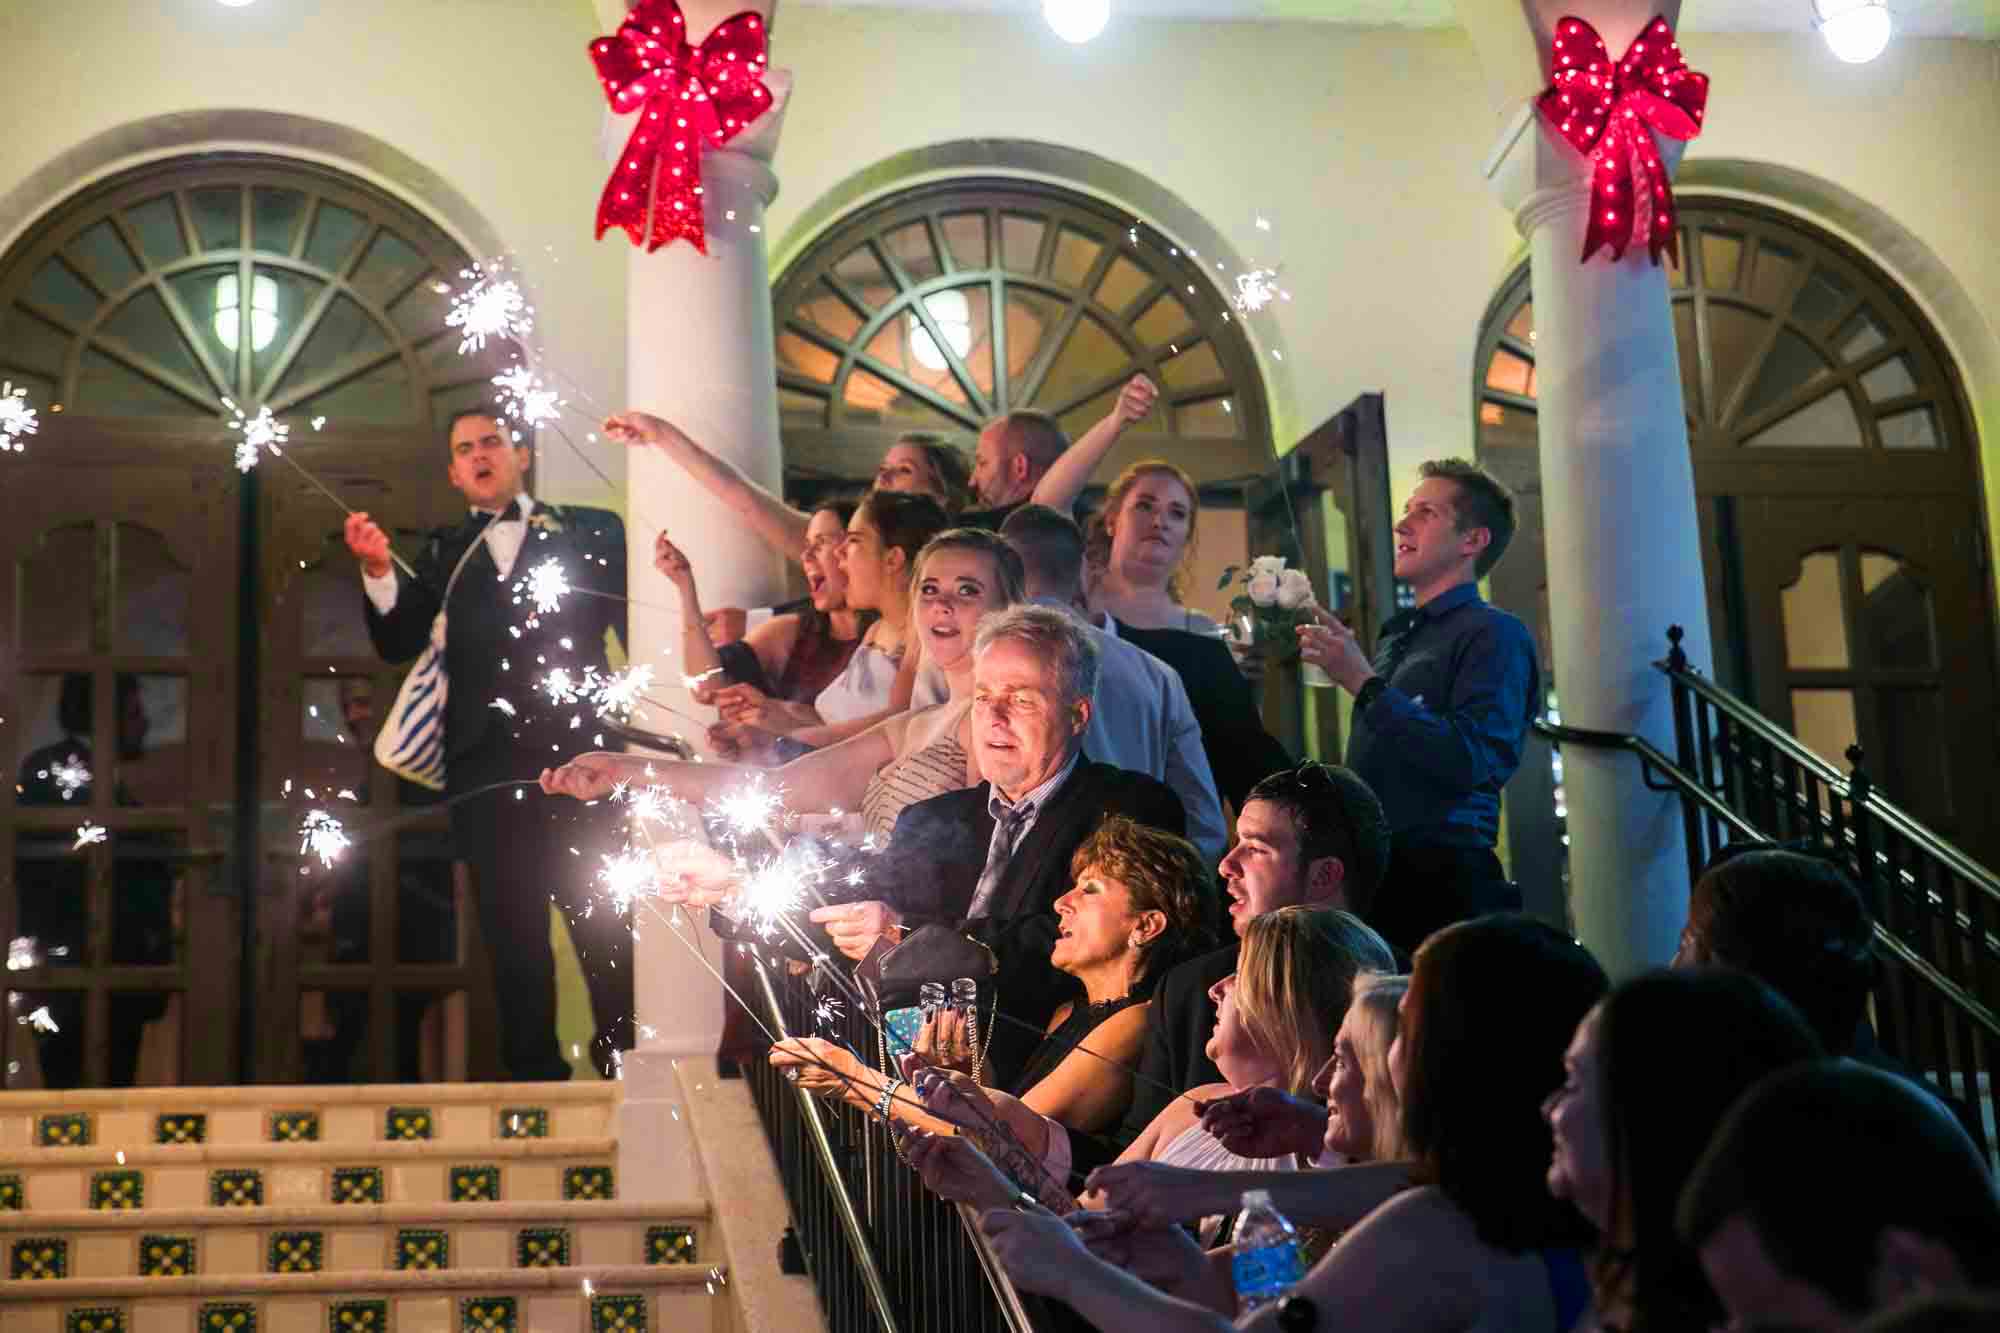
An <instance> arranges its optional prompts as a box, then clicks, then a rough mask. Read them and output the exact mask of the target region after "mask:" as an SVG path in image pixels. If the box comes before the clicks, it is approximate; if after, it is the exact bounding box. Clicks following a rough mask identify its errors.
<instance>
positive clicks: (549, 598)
mask: <svg viewBox="0 0 2000 1333" xmlns="http://www.w3.org/2000/svg"><path fill="white" fill-rule="evenodd" d="M569 591H570V586H569V575H567V574H565V573H564V572H563V567H562V562H561V561H560V560H557V559H556V558H555V557H554V556H550V557H549V558H548V559H546V560H544V561H542V562H541V563H540V564H539V565H536V566H535V567H534V568H533V569H531V570H529V571H528V574H527V577H526V578H521V579H516V580H515V581H514V597H515V600H516V601H519V600H520V599H521V598H522V597H523V596H525V597H527V598H528V599H529V600H530V601H532V602H533V603H534V604H535V614H536V615H543V616H552V615H555V614H556V613H557V612H559V611H561V610H562V599H563V598H564V597H567V596H568V595H569Z"/></svg>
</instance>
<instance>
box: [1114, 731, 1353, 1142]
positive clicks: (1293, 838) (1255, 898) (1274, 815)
mask: <svg viewBox="0 0 2000 1333" xmlns="http://www.w3.org/2000/svg"><path fill="white" fill-rule="evenodd" d="M1389 848H1390V835H1389V821H1388V820H1387V819H1386V818H1385V817H1384V816H1383V813H1382V805H1381V803H1380V802H1379V801H1377V800H1376V799H1375V793H1373V792H1371V791H1369V790H1368V784H1367V783H1365V782H1363V781H1362V780H1361V779H1360V778H1358V777H1356V776H1355V775H1354V774H1353V773H1352V772H1351V771H1349V770H1348V769H1345V768H1341V767H1339V766H1337V765H1334V764H1320V763H1304V764H1300V765H1299V766H1298V767H1297V768H1290V769H1286V770H1285V771H1283V772H1281V773H1273V774H1271V775H1270V776H1269V777H1267V778H1265V779H1264V780H1263V781H1261V782H1259V783H1258V784H1257V785H1256V786H1254V787H1252V788H1251V789H1250V792H1249V795H1247V796H1246V797H1245V798H1244V800H1243V812H1242V813H1241V814H1239V815H1238V816H1237V817H1236V845H1235V846H1234V847H1232V848H1230V849H1229V855H1227V856H1225V857H1223V858H1222V864H1221V866H1220V867H1219V868H1218V871H1217V873H1218V874H1220V875H1221V877H1222V889H1223V896H1224V897H1225V899H1226V900H1227V902H1226V904H1225V905H1226V907H1227V910H1228V913H1229V921H1230V925H1231V927H1232V928H1233V930H1234V933H1235V934H1236V936H1237V937H1238V938H1239V939H1240V938H1241V937H1242V935H1243V932H1244V930H1245V929H1247V928H1248V927H1249V925H1250V923H1251V922H1252V921H1254V920H1255V919H1256V918H1258V917H1260V916H1263V915H1264V914H1266V913H1267V912H1275V911H1277V910H1278V909H1279V908H1281V907H1292V906H1305V907H1334V908H1340V909H1343V910H1345V911H1349V912H1352V913H1354V914H1355V915H1356V916H1361V917H1365V916H1366V915H1367V912H1368V906H1369V903H1370V902H1371V901H1372V900H1373V898H1374V896H1375V891H1376V888H1377V887H1378V886H1379V884H1380V883H1381V879H1382V873H1383V870H1384V868H1385V867H1386V866H1387V865H1388V864H1389ZM1235 970H1236V944H1235V943H1234V942H1233V941H1232V942H1231V943H1230V944H1229V945H1228V946H1227V947H1226V948H1222V949H1218V950H1216V951H1215V952H1214V953H1209V954H1203V955H1202V956H1201V957H1199V958H1191V959H1189V960H1188V961H1187V962H1185V963H1182V964H1181V965H1180V966H1178V967H1176V968H1174V969H1173V970H1172V971H1170V972H1168V973H1167V974H1166V975H1165V976H1164V977H1162V978H1160V985H1159V989H1158V990H1156V991H1155V992H1154V993H1153V1003H1152V1007H1151V1008H1150V1009H1148V1010H1147V1012H1146V1045H1145V1048H1144V1051H1143V1052H1142V1054H1141V1055H1140V1063H1139V1075H1140V1076H1139V1077H1138V1078H1137V1079H1135V1080H1133V1087H1132V1105H1131V1108H1130V1109H1129V1110H1128V1111H1127V1112H1126V1114H1125V1128H1124V1137H1125V1138H1126V1139H1127V1140H1130V1139H1132V1138H1136V1137H1137V1136H1138V1135H1139V1134H1140V1133H1141V1132H1142V1131H1143V1130H1144V1129H1145V1128H1146V1126H1147V1125H1149V1124H1151V1123H1152V1120H1153V1117H1154V1116H1156V1115H1158V1114H1159V1113H1160V1109H1161V1108H1162V1107H1164V1106H1165V1105H1166V1104H1167V1102H1168V1100H1170V1098H1171V1097H1172V1094H1171V1093H1170V1092H1168V1091H1167V1089H1168V1088H1194V1087H1200V1086H1201V1085H1202V1084H1204V1083H1218V1082H1221V1081H1222V1073H1221V1071H1220V1070H1218V1069H1217V1068H1216V1067H1215V1062H1214V1061H1213V1060H1211V1059H1209V1057H1208V1051H1207V1049H1206V1048H1207V1045H1208V1039H1209V1038H1210V1037H1211V1036H1213V1035H1214V1034H1215V1019H1216V1004H1215V1001H1214V1000H1213V999H1212V998H1210V994H1209V992H1210V990H1211V989H1212V988H1213V987H1214V985H1215V983H1216V982H1218V981H1220V980H1222V979H1223V978H1224V977H1226V976H1228V975H1229V974H1230V973H1232V972H1234V971H1235Z"/></svg>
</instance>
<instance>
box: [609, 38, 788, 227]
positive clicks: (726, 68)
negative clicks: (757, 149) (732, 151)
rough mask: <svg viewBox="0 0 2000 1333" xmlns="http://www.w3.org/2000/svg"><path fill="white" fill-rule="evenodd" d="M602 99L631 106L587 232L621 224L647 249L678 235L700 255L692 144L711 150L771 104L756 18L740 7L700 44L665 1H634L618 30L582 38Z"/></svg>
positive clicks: (696, 161)
mask: <svg viewBox="0 0 2000 1333" xmlns="http://www.w3.org/2000/svg"><path fill="white" fill-rule="evenodd" d="M590 59H591V61H592V63H594V64H595V65H596V66H597V77H598V78H599V79H600V80H601V81H602V82H603V84H604V96H605V97H606V99H608V100H609V101H610V103H611V109H612V110H613V111H614V112H617V113H618V114H620V115H623V114H625V113H626V112H630V111H637V112H638V113H639V123H638V125H637V126H636V127H635V128H634V129H633V131H632V137H631V138H630V139H628V140H627V141H626V143H625V151H624V153H622V154H621V155H620V156H619V160H618V166H617V168H616V169H614V170H613V171H612V173H611V179H610V180H609V181H607V182H606V183H605V186H604V193H603V195H602V196H601V197H600V198H599V199H598V201H597V235H598V237H599V238H600V239H602V237H603V236H604V233H605V232H606V231H607V230H609V229H610V228H612V227H623V228H624V229H625V232H626V234H627V235H629V236H630V237H631V238H632V243H633V244H634V245H643V246H645V247H646V249H647V250H648V251H649V252H650V251H653V250H657V249H659V248H660V247H661V246H663V245H666V244H667V243H668V242H670V241H675V240H685V241H687V242H688V243H689V244H691V245H693V246H694V248H695V249H697V250H699V251H701V252H702V253H703V254H707V253H708V242H707V234H706V232H705V230H704V229H703V226H702V217H701V196H702V184H701V150H702V149H703V148H704V147H709V148H720V147H721V146H722V145H723V144H726V143H728V142H729V141H730V140H731V139H733V138H735V137H736V136H737V135H738V134H740V133H742V132H743V131H744V130H745V129H746V128H748V127H749V125H750V122H751V121H753V120H755V119H757V117H758V116H760V115H762V114H763V113H764V112H765V111H766V110H768V109H769V108H770V105H771V90H770V89H768V88H766V87H765V86H764V81H763V74H764V68H765V65H766V63H767V61H768V59H769V57H768V55H767V54H766V47H765V31H764V20H763V18H762V17H761V16H759V15H757V14H754V13H752V12H750V11H748V10H745V11H744V12H742V13H740V14H732V15H730V16H729V17H728V18H726V19H724V20H723V21H722V22H720V23H718V24H716V26H715V30H714V31H713V32H711V33H709V34H708V36H707V38H705V39H704V40H703V41H702V42H701V44H700V45H698V46H691V45H689V44H688V40H687V20H686V19H684V18H682V17H681V10H680V6H679V5H677V4H675V3H674V0H639V3H638V4H637V5H635V6H634V7H633V9H632V12H631V13H630V14H628V15H626V17H625V21H624V22H623V23H621V24H619V25H618V31H617V32H616V33H614V34H612V35H611V36H609V37H600V38H598V39H597V40H596V41H594V42H592V43H591V44H590Z"/></svg>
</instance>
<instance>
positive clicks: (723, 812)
mask: <svg viewBox="0 0 2000 1333" xmlns="http://www.w3.org/2000/svg"><path fill="white" fill-rule="evenodd" d="M708 812H709V814H711V815H713V816H714V817H715V818H717V819H720V820H721V821H722V822H723V824H724V825H726V826H727V827H728V829H729V832H730V833H731V834H732V835H733V836H735V837H739V838H747V837H749V836H750V835H751V834H753V833H761V834H763V835H764V836H765V837H767V838H770V839H771V841H773V842H776V841H777V838H776V837H775V836H774V835H773V834H772V831H771V829H772V824H773V821H775V820H776V819H777V818H778V817H779V816H781V815H782V814H784V812H785V801H784V793H783V792H782V791H781V790H780V789H778V788H776V787H767V786H765V785H764V775H763V774H761V773H758V774H753V775H752V776H751V778H750V779H749V781H747V782H745V783H743V784H742V785H741V786H738V787H734V788H732V789H731V790H729V791H726V792H724V793H722V795H721V796H719V797H717V798H716V799H715V800H713V801H710V802H709V805H708Z"/></svg>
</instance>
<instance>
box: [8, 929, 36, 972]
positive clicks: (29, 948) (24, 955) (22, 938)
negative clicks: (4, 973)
mask: <svg viewBox="0 0 2000 1333" xmlns="http://www.w3.org/2000/svg"><path fill="white" fill-rule="evenodd" d="M41 965H42V956H41V954H40V953H38V952H36V950H35V937H34V936H32V935H16V936H15V937H14V938H13V939H12V940H10V941H9V942H8V944H7V970H8V971H9V972H26V971H29V970H30V969H32V968H37V967H40V966H41Z"/></svg>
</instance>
